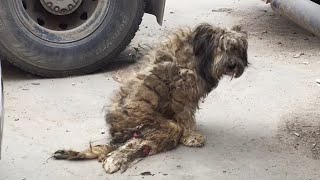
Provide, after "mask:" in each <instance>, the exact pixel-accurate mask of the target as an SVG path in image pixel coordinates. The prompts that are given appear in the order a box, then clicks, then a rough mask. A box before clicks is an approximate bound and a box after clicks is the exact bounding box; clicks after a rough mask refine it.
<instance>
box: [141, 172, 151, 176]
mask: <svg viewBox="0 0 320 180" xmlns="http://www.w3.org/2000/svg"><path fill="white" fill-rule="evenodd" d="M140 175H141V176H153V175H154V174H152V173H151V172H150V171H146V172H142V173H140Z"/></svg>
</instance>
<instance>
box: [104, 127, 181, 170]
mask: <svg viewBox="0 0 320 180" xmlns="http://www.w3.org/2000/svg"><path fill="white" fill-rule="evenodd" d="M142 133H143V137H142V138H141V139H132V140H129V141H128V142H127V143H125V144H124V145H123V146H120V147H119V148H118V149H117V150H115V151H113V152H111V153H110V154H109V155H108V157H107V159H106V160H105V161H104V163H103V166H104V169H105V170H106V172H107V173H114V172H116V171H119V170H120V171H121V172H124V171H126V170H127V169H128V168H129V167H130V166H131V165H132V164H134V163H135V162H137V161H138V160H141V158H144V157H146V156H150V155H154V154H157V153H160V152H163V151H167V150H171V149H173V148H175V147H176V146H177V145H178V143H179V139H180V137H181V134H182V128H181V127H180V126H179V125H178V124H176V123H174V122H168V123H167V122H166V123H165V124H161V125H160V127H159V128H157V129H152V130H151V129H148V131H145V132H142Z"/></svg>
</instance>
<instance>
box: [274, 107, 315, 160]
mask: <svg viewBox="0 0 320 180" xmlns="http://www.w3.org/2000/svg"><path fill="white" fill-rule="evenodd" d="M292 116H293V118H290V119H288V120H287V121H286V122H285V124H284V126H282V127H280V131H279V132H280V133H279V134H278V135H277V136H278V140H280V142H281V143H284V144H287V145H289V146H291V147H293V148H294V149H295V151H297V150H298V151H299V152H300V153H302V154H303V155H305V156H306V157H309V158H312V159H318V160H319V159H320V147H318V144H319V143H320V122H319V121H318V118H319V117H320V113H318V112H312V113H309V114H303V115H301V114H292Z"/></svg>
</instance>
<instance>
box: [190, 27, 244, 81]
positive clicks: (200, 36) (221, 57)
mask: <svg viewBox="0 0 320 180" xmlns="http://www.w3.org/2000/svg"><path fill="white" fill-rule="evenodd" d="M247 39H248V36H247V33H246V32H245V31H242V30H241V27H239V26H234V27H233V28H232V29H231V30H227V29H222V28H219V27H214V26H212V25H210V24H201V25H199V26H198V27H196V29H195V30H194V31H193V42H192V43H193V52H194V54H195V56H196V57H197V60H199V73H200V75H201V76H202V77H203V78H204V79H205V80H206V81H209V82H212V81H217V80H219V79H220V78H221V77H223V76H224V75H228V76H231V77H235V78H238V77H240V76H241V75H242V74H243V72H244V70H245V69H246V67H247V66H248V59H247V49H248V41H247Z"/></svg>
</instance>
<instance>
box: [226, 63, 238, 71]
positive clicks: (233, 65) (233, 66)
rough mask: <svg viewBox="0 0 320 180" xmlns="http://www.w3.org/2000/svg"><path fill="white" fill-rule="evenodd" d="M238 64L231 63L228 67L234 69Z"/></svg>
mask: <svg viewBox="0 0 320 180" xmlns="http://www.w3.org/2000/svg"><path fill="white" fill-rule="evenodd" d="M236 66H237V65H236V64H229V65H228V69H229V70H234V69H235V68H236Z"/></svg>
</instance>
